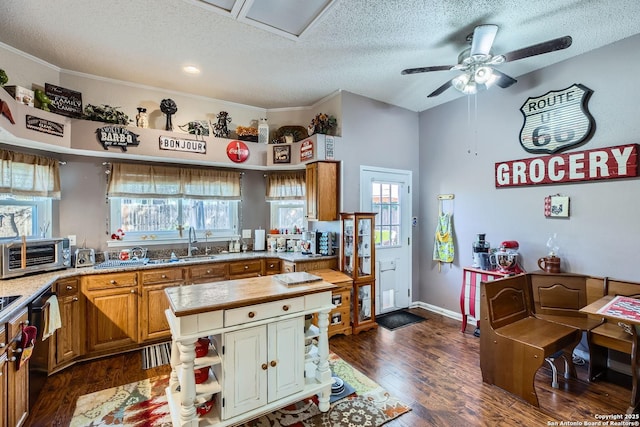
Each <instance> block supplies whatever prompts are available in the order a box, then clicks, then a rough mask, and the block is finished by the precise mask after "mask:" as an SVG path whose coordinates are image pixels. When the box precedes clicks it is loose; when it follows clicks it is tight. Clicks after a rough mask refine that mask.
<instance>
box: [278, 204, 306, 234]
mask: <svg viewBox="0 0 640 427" xmlns="http://www.w3.org/2000/svg"><path fill="white" fill-rule="evenodd" d="M304 225H305V217H304V201H302V200H276V201H272V202H271V228H277V229H278V230H282V229H284V230H289V231H291V230H292V229H293V227H294V226H295V227H298V228H299V229H302V228H303V227H304Z"/></svg>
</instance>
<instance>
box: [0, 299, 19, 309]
mask: <svg viewBox="0 0 640 427" xmlns="http://www.w3.org/2000/svg"><path fill="white" fill-rule="evenodd" d="M20 297H22V295H11V296H8V297H0V312H1V311H2V310H4V309H5V308H7V307H8V306H10V305H11V303H12V302H14V301H15V300H17V299H18V298H20Z"/></svg>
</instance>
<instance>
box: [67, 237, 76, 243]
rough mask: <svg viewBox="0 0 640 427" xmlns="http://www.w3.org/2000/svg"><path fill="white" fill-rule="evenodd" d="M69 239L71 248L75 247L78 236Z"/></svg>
mask: <svg viewBox="0 0 640 427" xmlns="http://www.w3.org/2000/svg"><path fill="white" fill-rule="evenodd" d="M67 238H68V239H69V246H75V245H76V235H75V234H72V235H70V236H67Z"/></svg>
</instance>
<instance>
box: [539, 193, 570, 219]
mask: <svg viewBox="0 0 640 427" xmlns="http://www.w3.org/2000/svg"><path fill="white" fill-rule="evenodd" d="M544 216H546V217H547V218H569V197H568V196H561V195H559V194H557V195H555V196H547V197H545V198H544Z"/></svg>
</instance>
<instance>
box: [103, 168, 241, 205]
mask: <svg viewBox="0 0 640 427" xmlns="http://www.w3.org/2000/svg"><path fill="white" fill-rule="evenodd" d="M107 196H108V197H131V198H157V199H166V198H185V199H211V198H215V199H225V200H240V173H239V172H234V171H226V170H218V169H204V168H203V169H196V168H182V167H173V166H158V165H145V164H129V163H114V164H113V165H112V167H111V173H110V178H109V187H108V189H107Z"/></svg>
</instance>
